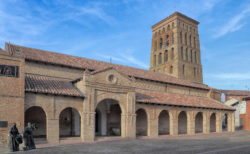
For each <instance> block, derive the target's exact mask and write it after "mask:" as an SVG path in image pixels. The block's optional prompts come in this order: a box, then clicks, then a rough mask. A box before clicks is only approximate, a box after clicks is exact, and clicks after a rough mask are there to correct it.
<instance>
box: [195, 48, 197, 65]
mask: <svg viewBox="0 0 250 154" xmlns="http://www.w3.org/2000/svg"><path fill="white" fill-rule="evenodd" d="M196 57H197V55H196V51H194V61H195V63H196V64H197V58H196Z"/></svg>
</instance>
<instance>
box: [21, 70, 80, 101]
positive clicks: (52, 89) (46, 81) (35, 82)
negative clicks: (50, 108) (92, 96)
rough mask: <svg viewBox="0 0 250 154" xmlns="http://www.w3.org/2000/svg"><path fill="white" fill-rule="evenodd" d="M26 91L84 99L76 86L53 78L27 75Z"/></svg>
mask: <svg viewBox="0 0 250 154" xmlns="http://www.w3.org/2000/svg"><path fill="white" fill-rule="evenodd" d="M25 91H26V92H35V93H43V94H53V95H64V96H73V97H84V96H83V94H82V93H81V92H80V91H78V90H77V88H76V87H74V85H73V84H72V83H71V82H69V81H65V80H58V79H55V78H52V77H47V76H39V75H32V74H26V76H25Z"/></svg>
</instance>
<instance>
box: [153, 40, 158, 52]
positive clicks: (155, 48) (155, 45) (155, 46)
mask: <svg viewBox="0 0 250 154" xmlns="http://www.w3.org/2000/svg"><path fill="white" fill-rule="evenodd" d="M156 50H157V41H155V44H154V51H156Z"/></svg>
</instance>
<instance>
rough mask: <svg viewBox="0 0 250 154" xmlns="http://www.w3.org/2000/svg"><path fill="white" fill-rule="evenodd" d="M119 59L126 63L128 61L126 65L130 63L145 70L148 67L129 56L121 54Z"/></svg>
mask: <svg viewBox="0 0 250 154" xmlns="http://www.w3.org/2000/svg"><path fill="white" fill-rule="evenodd" d="M121 57H122V58H123V59H125V60H126V61H128V63H132V64H134V65H137V66H139V67H141V68H144V69H147V68H148V65H147V64H145V63H144V62H142V61H140V60H138V59H137V58H135V57H134V56H133V55H131V54H121Z"/></svg>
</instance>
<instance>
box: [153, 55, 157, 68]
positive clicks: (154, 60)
mask: <svg viewBox="0 0 250 154" xmlns="http://www.w3.org/2000/svg"><path fill="white" fill-rule="evenodd" d="M153 65H154V66H156V55H154V58H153Z"/></svg>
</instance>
